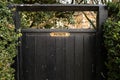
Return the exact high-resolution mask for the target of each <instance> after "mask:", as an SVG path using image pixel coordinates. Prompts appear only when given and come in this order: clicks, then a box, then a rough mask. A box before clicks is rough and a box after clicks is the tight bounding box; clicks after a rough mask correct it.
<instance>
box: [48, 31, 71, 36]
mask: <svg viewBox="0 0 120 80" xmlns="http://www.w3.org/2000/svg"><path fill="white" fill-rule="evenodd" d="M50 36H51V37H69V36H70V33H68V32H51V33H50Z"/></svg>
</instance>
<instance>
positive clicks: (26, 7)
mask: <svg viewBox="0 0 120 80" xmlns="http://www.w3.org/2000/svg"><path fill="white" fill-rule="evenodd" d="M99 7H105V8H107V7H106V6H105V5H88V4H84V5H81V4H66V5H64V4H14V5H11V8H16V9H17V10H18V11H98V10H99Z"/></svg>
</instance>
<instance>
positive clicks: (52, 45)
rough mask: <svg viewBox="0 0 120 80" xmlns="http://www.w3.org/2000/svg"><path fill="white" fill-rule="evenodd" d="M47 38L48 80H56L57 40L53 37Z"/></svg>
mask: <svg viewBox="0 0 120 80" xmlns="http://www.w3.org/2000/svg"><path fill="white" fill-rule="evenodd" d="M46 37H47V42H46V43H47V46H46V50H47V75H48V78H47V79H46V80H56V40H55V38H53V37H50V36H46Z"/></svg>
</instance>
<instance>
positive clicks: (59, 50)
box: [56, 37, 66, 80]
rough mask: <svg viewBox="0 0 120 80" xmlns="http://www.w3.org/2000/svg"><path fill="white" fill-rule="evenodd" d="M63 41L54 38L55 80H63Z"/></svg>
mask: <svg viewBox="0 0 120 80" xmlns="http://www.w3.org/2000/svg"><path fill="white" fill-rule="evenodd" d="M64 50H65V41H64V38H62V37H57V38H56V80H65V74H66V73H65V58H64V57H65V56H64V55H65V51H64Z"/></svg>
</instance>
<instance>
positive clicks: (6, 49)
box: [0, 1, 21, 80]
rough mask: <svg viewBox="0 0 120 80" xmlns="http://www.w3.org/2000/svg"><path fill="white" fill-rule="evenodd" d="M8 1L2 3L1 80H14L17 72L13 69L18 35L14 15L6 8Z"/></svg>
mask: <svg viewBox="0 0 120 80" xmlns="http://www.w3.org/2000/svg"><path fill="white" fill-rule="evenodd" d="M6 4H7V1H0V80H14V72H15V70H14V69H13V68H11V65H12V64H13V63H14V60H13V58H14V57H15V56H16V53H17V49H16V46H17V39H18V37H19V36H20V35H21V34H17V33H16V32H15V30H14V26H13V24H12V17H11V16H12V15H11V12H10V10H9V9H8V8H7V6H6Z"/></svg>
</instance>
